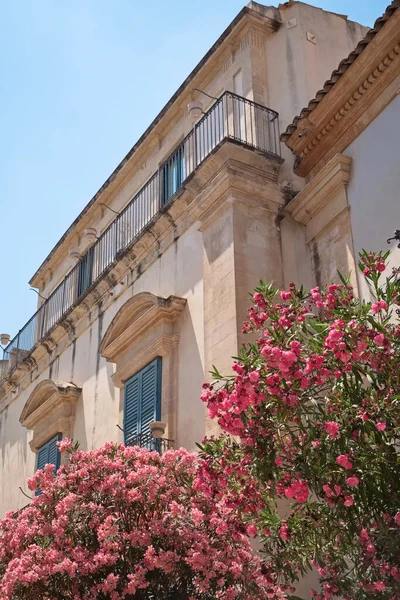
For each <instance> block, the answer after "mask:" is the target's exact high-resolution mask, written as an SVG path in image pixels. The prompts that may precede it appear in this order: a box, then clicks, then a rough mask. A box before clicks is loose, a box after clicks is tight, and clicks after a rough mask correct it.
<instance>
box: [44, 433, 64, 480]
mask: <svg viewBox="0 0 400 600" xmlns="http://www.w3.org/2000/svg"><path fill="white" fill-rule="evenodd" d="M61 437H62V436H61V433H58V434H57V435H56V436H54V437H53V438H52V439H51V440H49V441H48V442H47V447H48V454H47V462H48V463H49V464H50V465H54V471H57V470H58V469H59V467H60V451H59V449H58V446H57V442H59V441H60V440H61Z"/></svg>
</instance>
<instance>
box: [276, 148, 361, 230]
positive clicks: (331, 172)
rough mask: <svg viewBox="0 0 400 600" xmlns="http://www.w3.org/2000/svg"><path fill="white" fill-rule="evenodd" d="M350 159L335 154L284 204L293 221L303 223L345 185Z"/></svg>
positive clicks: (349, 173) (349, 170)
mask: <svg viewBox="0 0 400 600" xmlns="http://www.w3.org/2000/svg"><path fill="white" fill-rule="evenodd" d="M351 164H352V159H351V158H350V157H349V156H344V155H343V154H337V155H336V156H335V157H334V158H333V159H332V160H330V161H329V163H328V164H327V165H326V166H325V167H324V168H323V169H322V170H321V171H320V172H319V173H318V174H317V175H316V176H315V177H314V178H313V179H312V180H311V181H310V183H309V184H308V185H306V187H305V188H304V189H303V190H302V191H301V192H299V193H298V194H297V196H296V197H295V198H294V199H293V200H291V202H289V204H288V205H287V206H286V209H285V210H286V211H287V212H289V213H290V215H291V216H292V217H293V219H294V220H295V221H299V222H300V223H302V224H303V225H307V223H308V222H309V221H310V220H311V219H312V218H313V217H314V215H315V214H316V213H317V212H318V211H319V210H320V209H321V208H322V207H323V206H324V204H326V203H327V202H328V201H329V199H330V197H331V196H332V195H333V194H334V193H335V192H336V191H337V190H338V188H340V186H346V185H347V183H348V182H349V179H350V175H351Z"/></svg>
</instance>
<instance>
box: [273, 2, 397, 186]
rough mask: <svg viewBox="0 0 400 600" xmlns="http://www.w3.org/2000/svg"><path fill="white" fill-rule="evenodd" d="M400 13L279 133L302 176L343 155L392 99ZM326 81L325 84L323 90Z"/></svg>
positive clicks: (297, 171) (395, 88) (298, 172)
mask: <svg viewBox="0 0 400 600" xmlns="http://www.w3.org/2000/svg"><path fill="white" fill-rule="evenodd" d="M399 31H400V11H396V12H395V13H394V14H393V15H392V17H391V18H390V19H389V20H388V21H387V22H386V23H385V25H384V27H382V29H381V30H380V31H379V32H378V33H377V34H376V36H375V37H374V39H373V40H372V41H371V42H369V43H368V46H367V47H366V48H365V49H364V50H363V52H362V53H360V54H359V55H358V56H357V58H356V59H355V60H354V62H352V64H351V65H350V66H349V67H348V68H347V70H346V72H345V73H344V74H343V75H342V76H341V77H340V78H339V77H337V80H332V82H331V87H330V89H329V90H328V89H326V90H325V88H324V95H323V97H322V99H320V98H319V97H318V95H317V98H316V99H315V101H312V102H311V103H310V104H309V108H308V109H307V111H306V114H305V115H304V117H303V118H297V120H296V124H295V127H292V128H291V131H290V135H288V134H287V133H285V134H283V139H284V141H285V143H286V144H287V146H288V147H289V148H290V149H291V150H292V151H293V152H294V153H295V155H296V157H297V161H296V167H295V172H296V173H297V174H298V175H300V176H302V177H304V176H306V175H307V174H308V173H309V172H310V171H311V170H313V171H314V170H316V169H318V167H320V166H322V165H323V164H326V163H327V161H328V160H330V158H332V156H334V155H335V154H337V153H338V152H342V151H343V150H344V149H345V148H346V147H347V146H348V145H349V144H350V143H351V142H352V141H353V140H354V139H355V138H356V137H357V136H358V135H359V134H360V132H361V131H362V130H363V129H365V127H367V126H368V124H369V123H371V121H372V120H373V119H375V118H376V116H377V115H378V114H379V113H380V112H381V111H382V110H383V109H384V108H385V106H387V105H388V104H389V103H390V102H391V101H392V99H393V98H394V97H395V94H396V90H397V89H398V86H399V72H400V71H399V69H400V36H399ZM328 83H330V82H327V83H326V84H325V87H326V86H327V84H328ZM321 94H322V92H321Z"/></svg>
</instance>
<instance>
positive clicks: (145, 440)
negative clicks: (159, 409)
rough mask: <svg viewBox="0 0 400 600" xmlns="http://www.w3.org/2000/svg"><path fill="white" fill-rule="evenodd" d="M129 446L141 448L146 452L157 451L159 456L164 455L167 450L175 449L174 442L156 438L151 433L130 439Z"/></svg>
mask: <svg viewBox="0 0 400 600" xmlns="http://www.w3.org/2000/svg"><path fill="white" fill-rule="evenodd" d="M126 445H127V446H140V447H141V448H145V449H146V450H151V451H156V452H158V453H159V454H163V453H164V452H166V451H167V450H170V448H172V447H173V441H172V440H168V439H167V438H156V437H154V436H153V434H152V433H151V431H148V432H147V433H139V434H138V435H135V436H134V437H132V438H130V439H129V440H128V441H127V442H126Z"/></svg>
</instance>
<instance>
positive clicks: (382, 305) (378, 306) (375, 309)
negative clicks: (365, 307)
mask: <svg viewBox="0 0 400 600" xmlns="http://www.w3.org/2000/svg"><path fill="white" fill-rule="evenodd" d="M387 309H388V305H387V303H386V302H385V301H384V300H378V302H374V304H373V305H372V306H371V312H372V313H373V314H374V315H376V314H378V313H379V312H381V311H382V310H387Z"/></svg>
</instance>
